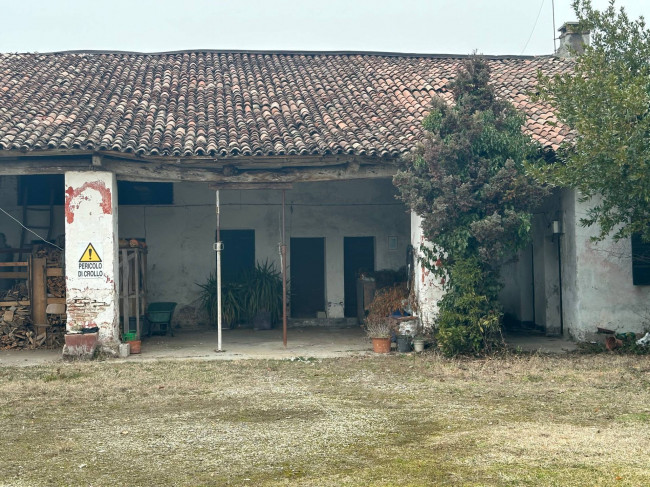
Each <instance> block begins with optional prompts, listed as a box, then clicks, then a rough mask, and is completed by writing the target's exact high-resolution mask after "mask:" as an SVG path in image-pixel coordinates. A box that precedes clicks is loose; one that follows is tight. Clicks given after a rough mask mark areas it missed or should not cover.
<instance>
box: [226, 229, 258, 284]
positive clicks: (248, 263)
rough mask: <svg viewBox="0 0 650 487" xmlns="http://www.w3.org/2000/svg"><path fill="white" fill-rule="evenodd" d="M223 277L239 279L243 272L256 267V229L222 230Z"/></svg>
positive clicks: (230, 279) (229, 279) (228, 279)
mask: <svg viewBox="0 0 650 487" xmlns="http://www.w3.org/2000/svg"><path fill="white" fill-rule="evenodd" d="M221 241H222V242H223V251H222V253H221V277H222V279H223V280H224V281H226V282H228V281H233V280H235V279H237V277H238V276H239V275H241V273H242V272H244V271H247V270H250V269H252V268H253V267H255V230H221Z"/></svg>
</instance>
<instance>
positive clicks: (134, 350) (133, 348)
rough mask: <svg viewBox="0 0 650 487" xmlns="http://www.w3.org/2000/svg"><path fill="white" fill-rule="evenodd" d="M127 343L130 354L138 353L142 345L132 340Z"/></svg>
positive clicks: (138, 341)
mask: <svg viewBox="0 0 650 487" xmlns="http://www.w3.org/2000/svg"><path fill="white" fill-rule="evenodd" d="M127 343H130V344H131V354H138V353H140V346H141V345H142V342H141V341H140V340H133V341H130V342H127Z"/></svg>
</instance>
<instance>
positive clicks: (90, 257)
mask: <svg viewBox="0 0 650 487" xmlns="http://www.w3.org/2000/svg"><path fill="white" fill-rule="evenodd" d="M101 261H102V259H101V257H100V256H99V255H98V254H97V251H96V250H95V247H93V244H91V243H89V244H88V247H86V250H84V253H83V254H82V256H81V259H79V262H101Z"/></svg>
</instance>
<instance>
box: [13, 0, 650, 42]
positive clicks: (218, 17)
mask: <svg viewBox="0 0 650 487" xmlns="http://www.w3.org/2000/svg"><path fill="white" fill-rule="evenodd" d="M593 3H594V5H595V6H596V7H598V8H603V7H605V6H606V5H607V0H594V1H593ZM570 4H571V1H570V0H555V23H556V28H559V27H560V25H562V23H563V22H565V21H567V20H574V15H573V12H572V10H571V7H570ZM617 5H619V6H624V7H625V8H626V10H627V11H628V13H629V14H630V15H631V16H632V17H634V18H636V17H638V16H640V15H643V16H644V17H646V18H648V19H650V0H618V1H617ZM0 12H2V21H1V22H0V51H2V52H33V51H38V52H49V51H59V50H76V49H83V50H89V49H99V50H125V51H141V52H156V51H176V50H183V49H241V50H309V51H313V50H320V51H323V50H328V51H333V50H350V51H391V52H416V53H439V54H447V53H450V54H468V53H471V52H472V51H474V50H477V51H478V52H480V53H483V54H517V55H518V54H551V53H552V52H553V34H554V32H553V16H552V0H401V1H396V0H383V1H382V0H318V1H312V0H272V1H271V0H177V1H171V0H101V1H100V0H68V1H65V0H22V1H21V0H0Z"/></svg>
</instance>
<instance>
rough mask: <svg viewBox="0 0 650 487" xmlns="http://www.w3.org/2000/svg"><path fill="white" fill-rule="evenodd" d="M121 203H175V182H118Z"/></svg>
mask: <svg viewBox="0 0 650 487" xmlns="http://www.w3.org/2000/svg"><path fill="white" fill-rule="evenodd" d="M117 201H118V204H120V205H171V204H173V203H174V184H173V183H133V182H131V181H118V182H117Z"/></svg>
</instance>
